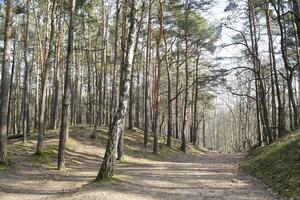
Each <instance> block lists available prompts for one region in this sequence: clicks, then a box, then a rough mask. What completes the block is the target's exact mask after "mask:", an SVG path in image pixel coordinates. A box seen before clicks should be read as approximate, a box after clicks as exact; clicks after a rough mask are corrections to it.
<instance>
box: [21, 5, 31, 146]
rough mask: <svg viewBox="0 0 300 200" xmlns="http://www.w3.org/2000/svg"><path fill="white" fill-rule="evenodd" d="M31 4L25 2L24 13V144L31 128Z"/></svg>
mask: <svg viewBox="0 0 300 200" xmlns="http://www.w3.org/2000/svg"><path fill="white" fill-rule="evenodd" d="M29 4H30V0H26V1H25V5H24V8H25V13H24V35H23V40H24V50H23V51H24V63H25V72H24V79H23V88H24V89H23V97H22V108H23V119H22V133H23V142H24V143H26V142H27V135H28V134H29V130H30V127H27V126H28V125H29V110H28V103H29V102H28V75H29V70H30V69H29V67H30V66H29V61H28V42H29V32H28V28H29Z"/></svg>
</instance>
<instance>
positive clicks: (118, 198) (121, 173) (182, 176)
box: [0, 130, 278, 200]
mask: <svg viewBox="0 0 300 200" xmlns="http://www.w3.org/2000/svg"><path fill="white" fill-rule="evenodd" d="M88 131H90V130H84V131H82V130H81V131H78V130H77V132H76V130H74V131H73V135H74V137H75V138H76V139H78V140H79V141H81V142H80V143H79V142H78V143H76V149H75V150H74V151H69V152H68V160H67V166H69V169H68V170H67V172H65V173H62V174H59V173H58V172H57V171H56V170H55V165H50V166H48V167H36V166H33V165H32V164H31V163H30V162H29V161H28V160H27V159H26V157H28V155H30V154H32V152H33V146H34V143H33V146H30V145H28V147H22V149H20V147H18V148H17V151H15V152H17V153H15V155H14V156H15V158H16V160H17V162H16V163H15V165H16V166H15V167H14V168H13V169H11V170H9V171H7V172H5V173H3V172H2V173H0V199H1V200H12V199H22V200H26V199H82V200H83V199H84V200H86V199H100V200H106V199H107V200H127V199H128V200H135V199H141V200H148V199H170V200H171V199H172V200H177V199H178V200H179V199H185V200H194V199H195V200H196V199H197V200H201V199H207V200H211V199H212V200H213V199H228V200H235V199H236V200H242V199H249V200H250V199H261V200H263V199H266V200H267V199H278V198H277V197H276V195H274V194H272V192H270V190H268V189H266V188H265V187H264V186H263V185H262V184H260V183H258V182H257V181H255V180H254V179H253V178H250V177H249V176H247V175H244V174H242V173H241V172H240V171H239V170H238V163H239V162H240V161H241V159H242V156H227V155H220V154H216V153H207V154H205V155H199V156H197V157H195V156H194V157H190V156H184V155H182V156H178V157H176V158H173V159H170V160H169V161H168V162H159V161H151V160H145V161H144V160H140V159H131V160H130V162H128V163H123V164H118V165H117V171H116V175H117V179H118V181H112V182H105V183H94V184H88V185H86V184H87V183H89V182H90V181H92V180H93V179H94V178H95V176H96V174H97V171H98V169H99V166H100V160H101V158H100V156H98V155H103V146H104V145H103V144H101V143H99V144H97V143H95V142H94V141H92V140H91V139H89V138H88V135H89V134H86V132H88ZM82 132H84V133H85V134H84V135H83V134H82ZM53 138H55V137H53ZM53 138H48V140H47V142H49V143H51V142H56V140H55V139H53ZM52 140H53V141H52ZM10 148H15V149H16V146H15V145H10ZM79 149H80V152H79V151H78V150H79Z"/></svg>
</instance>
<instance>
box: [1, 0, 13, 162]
mask: <svg viewBox="0 0 300 200" xmlns="http://www.w3.org/2000/svg"><path fill="white" fill-rule="evenodd" d="M12 11H13V1H12V0H7V1H6V17H5V31H4V52H3V60H2V78H1V97H0V98H1V102H0V163H6V161H7V149H6V139H7V136H6V134H7V114H8V113H7V108H8V95H9V93H8V92H9V91H8V90H9V81H10V75H9V61H10V53H11V48H12V27H11V25H12Z"/></svg>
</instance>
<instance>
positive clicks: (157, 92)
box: [153, 0, 164, 154]
mask: <svg viewBox="0 0 300 200" xmlns="http://www.w3.org/2000/svg"><path fill="white" fill-rule="evenodd" d="M158 13H159V14H158V19H159V32H158V38H157V43H156V59H157V60H156V64H157V67H156V82H155V113H154V115H155V116H154V133H153V137H154V142H153V154H158V133H159V126H158V120H159V115H160V78H161V69H160V68H161V67H160V66H161V56H160V44H161V40H162V37H163V34H164V33H163V32H164V27H163V20H164V16H163V2H162V0H159V12H158Z"/></svg>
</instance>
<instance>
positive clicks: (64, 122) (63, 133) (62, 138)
mask: <svg viewBox="0 0 300 200" xmlns="http://www.w3.org/2000/svg"><path fill="white" fill-rule="evenodd" d="M69 4H70V10H69V12H70V22H69V33H68V48H67V60H66V61H67V63H66V71H65V83H64V95H63V99H62V114H61V127H60V133H59V149H58V170H60V171H61V170H64V169H65V148H66V139H67V135H68V131H69V130H68V122H69V105H70V90H71V68H72V64H73V46H74V44H73V41H74V26H75V20H74V18H75V5H76V0H70V1H69Z"/></svg>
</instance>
